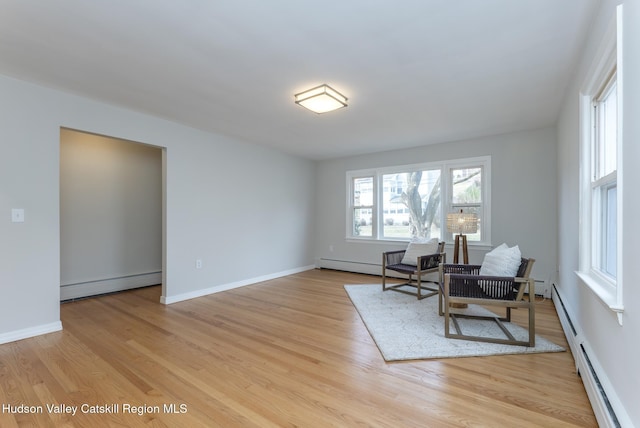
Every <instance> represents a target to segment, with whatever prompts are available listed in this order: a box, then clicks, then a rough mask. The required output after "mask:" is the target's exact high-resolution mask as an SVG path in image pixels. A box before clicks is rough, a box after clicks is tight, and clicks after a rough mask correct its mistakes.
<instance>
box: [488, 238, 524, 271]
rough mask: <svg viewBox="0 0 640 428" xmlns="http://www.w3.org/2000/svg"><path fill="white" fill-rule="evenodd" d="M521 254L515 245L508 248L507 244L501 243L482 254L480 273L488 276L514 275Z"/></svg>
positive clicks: (518, 266) (518, 265)
mask: <svg viewBox="0 0 640 428" xmlns="http://www.w3.org/2000/svg"><path fill="white" fill-rule="evenodd" d="M521 258H522V254H521V253H520V248H519V247H518V246H517V245H516V246H514V247H511V248H509V247H508V246H507V244H502V245H500V246H498V247H496V248H494V249H493V250H491V251H489V252H488V253H487V254H486V255H485V256H484V261H483V262H482V265H481V266H480V275H488V276H516V274H517V273H518V268H520V262H521V261H522V260H521Z"/></svg>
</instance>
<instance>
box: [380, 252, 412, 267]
mask: <svg viewBox="0 0 640 428" xmlns="http://www.w3.org/2000/svg"><path fill="white" fill-rule="evenodd" d="M406 251H407V250H396V251H386V252H384V253H382V257H383V262H384V264H385V265H386V266H388V265H397V264H399V263H400V262H402V258H403V257H404V253H405V252H406Z"/></svg>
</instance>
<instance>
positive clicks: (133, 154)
mask: <svg viewBox="0 0 640 428" xmlns="http://www.w3.org/2000/svg"><path fill="white" fill-rule="evenodd" d="M162 192H163V189H162V150H161V149H159V148H157V147H154V146H150V145H147V144H139V143H134V142H131V141H125V140H121V139H117V138H111V137H105V136H101V135H94V134H88V133H85V132H78V131H75V130H71V129H62V130H60V282H61V284H60V285H61V288H60V297H61V299H62V300H65V299H70V298H76V297H83V296H90V295H94V294H100V293H106V292H112V291H119V290H124V289H128V288H133V287H140V286H145V285H155V284H160V283H161V282H162V232H163V229H162Z"/></svg>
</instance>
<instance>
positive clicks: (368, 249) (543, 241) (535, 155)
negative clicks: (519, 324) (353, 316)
mask: <svg viewBox="0 0 640 428" xmlns="http://www.w3.org/2000/svg"><path fill="white" fill-rule="evenodd" d="M555 153H556V135H555V129H554V128H548V129H539V130H533V131H525V132H518V133H513V134H505V135H496V136H491V137H484V138H477V139H473V140H466V141H458V142H448V143H443V144H435V145H427V146H423V147H418V148H414V149H407V150H395V151H391V152H384V153H376V154H370V155H364V156H355V157H349V158H341V159H334V160H328V161H324V162H320V163H319V166H318V181H317V193H318V222H317V247H316V253H317V255H318V257H319V259H320V260H319V261H318V263H319V264H320V265H322V266H327V265H332V264H335V262H332V261H333V260H337V261H346V262H352V263H350V265H351V266H350V267H349V268H359V270H358V271H362V272H370V273H376V274H380V264H381V258H382V252H383V251H386V250H389V249H400V248H405V247H406V244H405V243H390V242H378V243H359V242H356V243H354V242H347V241H346V240H345V236H346V221H345V216H346V202H347V196H346V192H347V190H346V172H347V171H349V170H358V169H366V168H376V167H383V166H396V165H408V164H415V163H421V162H432V161H440V160H448V159H460V158H467V157H476V156H485V155H490V156H491V182H492V188H491V205H492V206H491V228H492V229H491V234H492V235H491V240H492V245H493V246H496V245H499V244H501V243H502V242H506V243H508V244H509V245H515V244H518V245H519V246H520V249H521V250H522V253H523V255H524V256H527V257H533V258H535V259H536V264H535V265H534V270H533V277H534V278H536V279H538V280H541V281H544V282H548V280H549V278H551V277H553V276H555V273H556V269H557V265H556V233H557V228H556V161H555ZM330 247H332V248H333V251H330ZM486 250H487V248H481V249H475V248H474V247H472V246H471V247H470V249H469V257H470V262H471V263H481V262H482V259H483V257H484V254H485V253H486ZM447 252H448V255H447V257H448V260H450V261H451V260H453V252H452V249H451V248H450V246H448V250H447ZM353 262H355V263H353ZM544 286H545V285H543V284H540V285H537V288H538V289H539V290H538V291H541V290H542V288H543V287H544Z"/></svg>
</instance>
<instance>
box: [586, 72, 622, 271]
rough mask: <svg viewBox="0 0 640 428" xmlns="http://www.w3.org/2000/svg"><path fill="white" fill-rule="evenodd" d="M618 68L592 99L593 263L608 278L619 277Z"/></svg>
mask: <svg viewBox="0 0 640 428" xmlns="http://www.w3.org/2000/svg"><path fill="white" fill-rule="evenodd" d="M617 99H618V97H617V85H616V74H615V72H614V73H613V75H612V76H611V77H610V78H609V80H608V81H607V82H606V83H605V85H604V86H603V87H602V88H601V90H600V94H599V95H598V96H596V97H594V99H593V101H592V108H593V115H592V119H591V120H592V123H593V132H592V136H591V201H592V208H591V219H592V227H593V230H592V237H593V249H592V260H591V266H592V268H593V269H595V270H597V271H598V273H599V274H601V275H604V276H605V278H606V279H607V280H608V281H611V282H615V280H616V260H617V252H616V241H617V239H616V236H617V227H616V225H617V222H616V213H617V205H618V204H617V200H618V198H617V193H618V192H617V142H618V132H617V129H618V114H617V111H618V103H617Z"/></svg>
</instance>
